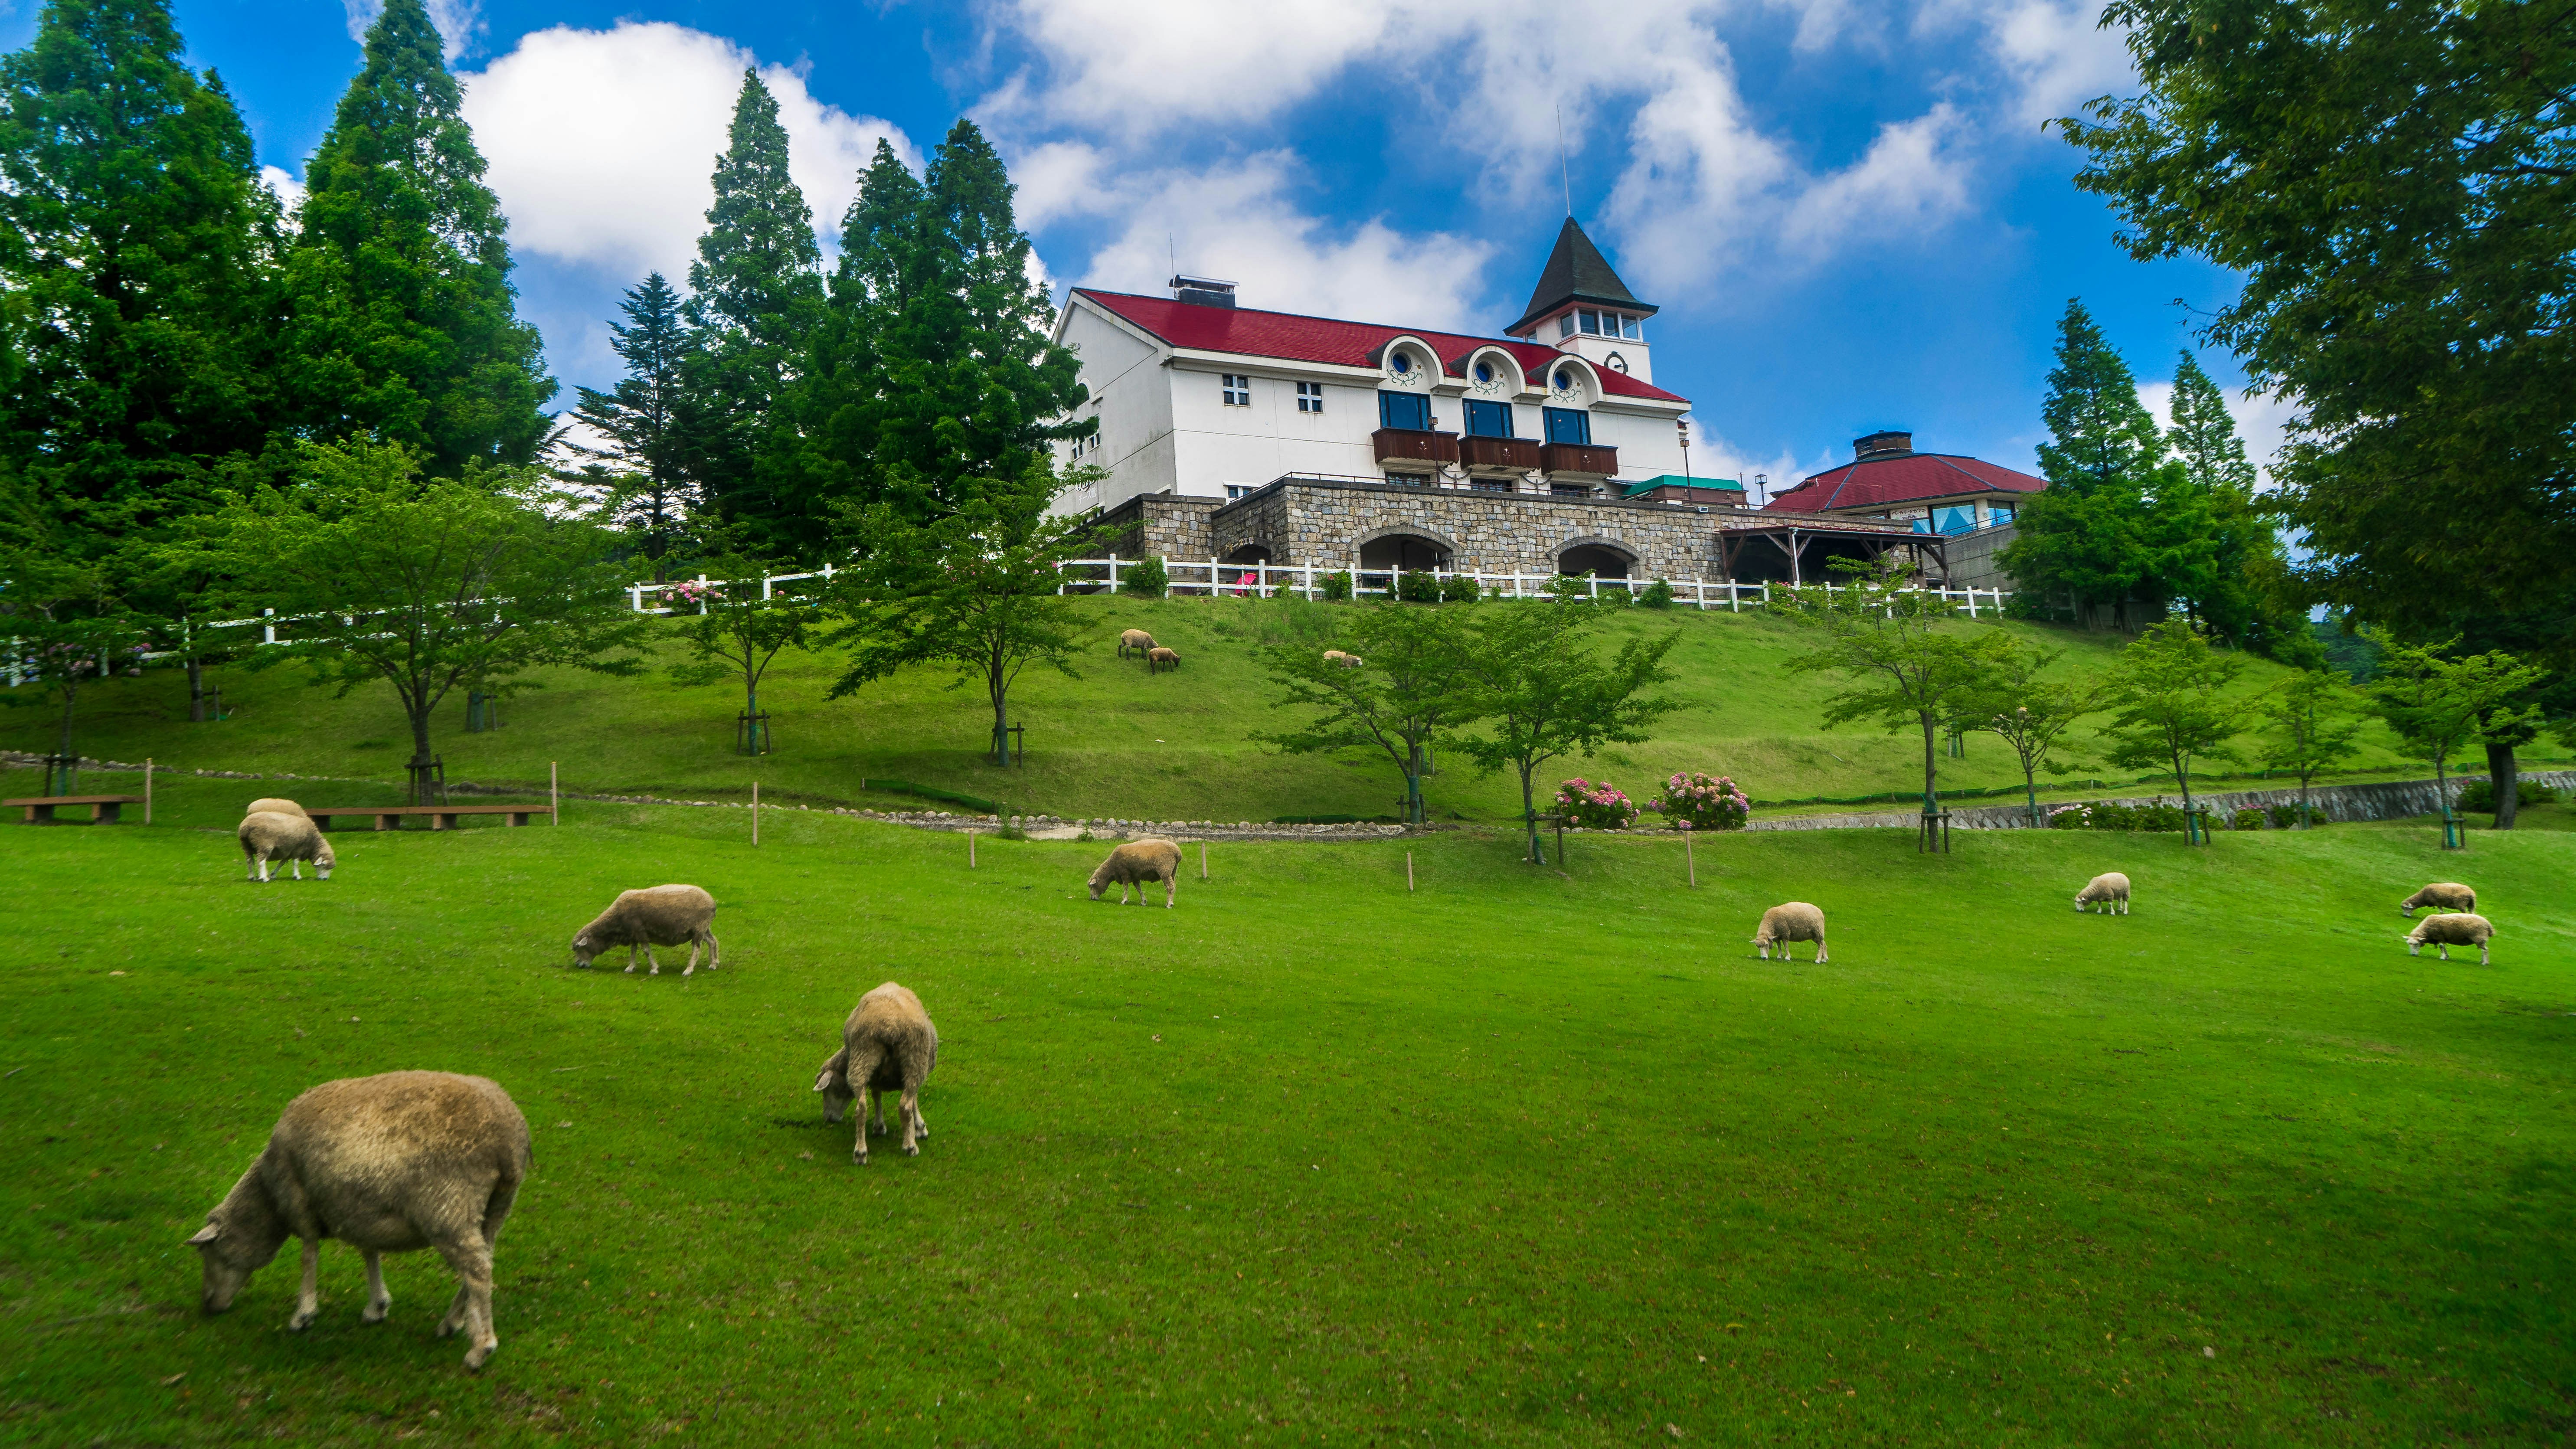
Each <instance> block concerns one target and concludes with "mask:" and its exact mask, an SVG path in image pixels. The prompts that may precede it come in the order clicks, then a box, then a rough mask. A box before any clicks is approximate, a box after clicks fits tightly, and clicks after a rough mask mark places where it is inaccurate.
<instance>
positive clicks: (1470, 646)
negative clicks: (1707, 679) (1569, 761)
mask: <svg viewBox="0 0 2576 1449" xmlns="http://www.w3.org/2000/svg"><path fill="white" fill-rule="evenodd" d="M1599 619H1600V615H1599V614H1598V613H1597V612H1595V611H1594V610H1591V609H1584V608H1578V607H1575V606H1573V605H1570V604H1566V603H1561V602H1556V601H1553V600H1551V601H1549V602H1546V603H1536V602H1522V603H1517V604H1515V605H1513V606H1511V607H1496V608H1487V609H1483V610H1480V611H1478V613H1477V615H1476V620H1475V626H1474V628H1473V629H1472V630H1471V631H1470V632H1469V633H1468V635H1467V652H1466V678H1467V682H1468V691H1469V698H1468V700H1467V702H1466V704H1465V706H1464V708H1465V709H1466V710H1468V711H1471V712H1472V715H1473V717H1474V718H1476V719H1477V720H1479V721H1480V722H1481V723H1482V725H1483V727H1484V732H1483V733H1481V734H1473V735H1466V736H1462V737H1460V739H1459V740H1458V742H1457V746H1456V748H1457V749H1458V750H1459V751H1460V752H1461V753H1464V754H1465V755H1466V756H1467V758H1469V759H1471V760H1473V761H1475V762H1476V766H1477V768H1478V769H1479V770H1482V771H1484V772H1486V773H1489V774H1490V773H1492V772H1494V771H1497V770H1502V769H1506V768H1508V769H1510V770H1513V771H1514V772H1516V773H1517V774H1518V775H1519V777H1520V786H1521V816H1522V819H1523V820H1524V821H1526V822H1527V823H1528V828H1529V846H1528V848H1529V857H1528V858H1529V860H1530V861H1531V862H1532V863H1533V864H1535V863H1538V862H1539V861H1540V860H1541V859H1542V857H1541V856H1540V854H1539V844H1538V802H1537V791H1536V786H1535V783H1534V779H1533V777H1534V776H1536V774H1537V773H1538V770H1539V768H1540V767H1541V766H1542V765H1545V764H1546V763H1547V762H1548V761H1550V760H1553V759H1556V758H1558V757H1560V756H1563V755H1568V754H1573V753H1577V752H1579V753H1581V754H1583V755H1585V756H1587V757H1589V756H1590V755H1591V754H1592V753H1593V752H1594V751H1595V750H1598V749H1600V748H1601V747H1602V746H1604V745H1611V744H1633V743H1636V742H1638V741H1642V740H1644V739H1645V738H1646V737H1647V736H1646V731H1647V727H1648V726H1650V725H1652V724H1653V723H1654V722H1655V721H1656V720H1657V719H1659V718H1661V717H1662V716H1664V715H1666V714H1669V713H1671V712H1672V711H1673V710H1674V709H1676V708H1678V707H1679V706H1678V705H1677V704H1676V703H1675V702H1674V701H1673V700H1671V699H1669V698H1666V697H1664V696H1662V695H1650V694H1646V693H1644V691H1645V690H1648V689H1651V688H1653V687H1654V686H1656V685H1659V684H1664V683H1667V682H1669V681H1670V680H1671V679H1672V677H1673V675H1672V672H1671V671H1670V670H1668V669H1666V668H1664V656H1665V655H1667V654H1670V653H1671V652H1672V649H1673V645H1674V644H1675V643H1676V642H1677V641H1678V640H1679V639H1680V637H1681V636H1680V634H1679V632H1678V631H1675V632H1671V633H1666V634H1664V635H1662V636H1661V637H1658V638H1654V639H1644V638H1631V639H1629V640H1627V641H1626V642H1625V643H1623V644H1621V645H1620V646H1619V651H1618V653H1617V654H1615V655H1611V656H1609V657H1607V658H1605V657H1603V655H1602V654H1601V651H1600V650H1599V649H1597V648H1595V647H1594V646H1593V643H1592V636H1593V634H1594V632H1595V631H1596V630H1598V629H1599V627H1600V624H1599ZM1363 657H1365V656H1363Z"/></svg>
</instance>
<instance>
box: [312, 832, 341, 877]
mask: <svg viewBox="0 0 2576 1449" xmlns="http://www.w3.org/2000/svg"><path fill="white" fill-rule="evenodd" d="M339 863H340V861H339V858H338V857H337V856H334V855H333V854H331V842H330V841H327V840H326V841H323V842H322V844H321V845H320V846H319V847H317V848H316V849H315V850H314V852H313V873H314V874H315V875H318V876H320V877H321V878H322V879H324V880H329V879H330V878H331V867H333V866H335V865H338V864H339Z"/></svg>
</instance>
